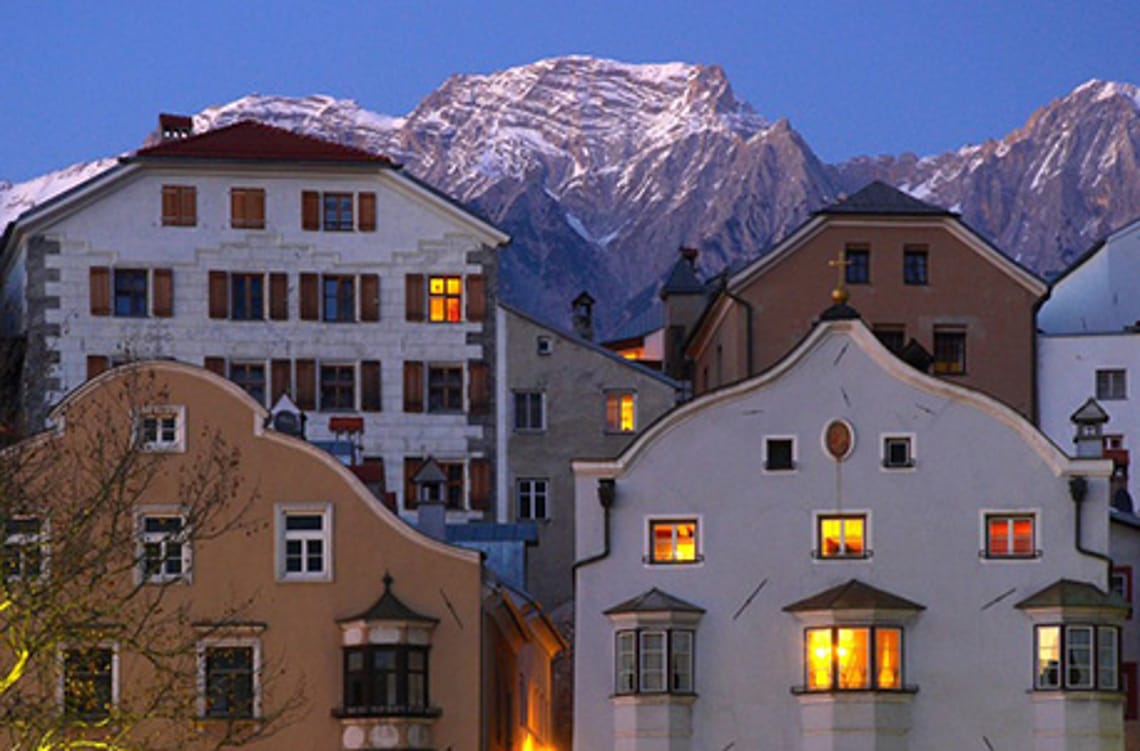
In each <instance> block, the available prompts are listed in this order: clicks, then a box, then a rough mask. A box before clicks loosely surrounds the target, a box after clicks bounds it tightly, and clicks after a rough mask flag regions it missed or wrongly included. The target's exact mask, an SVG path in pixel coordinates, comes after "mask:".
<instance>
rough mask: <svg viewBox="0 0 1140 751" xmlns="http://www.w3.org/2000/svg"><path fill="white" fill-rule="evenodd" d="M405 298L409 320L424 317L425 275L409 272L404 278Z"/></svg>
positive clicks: (419, 319)
mask: <svg viewBox="0 0 1140 751" xmlns="http://www.w3.org/2000/svg"><path fill="white" fill-rule="evenodd" d="M404 299H405V309H406V312H407V315H406V316H405V317H406V318H407V320H409V321H422V320H423V319H424V275H423V274H408V276H407V277H406V279H405V280H404Z"/></svg>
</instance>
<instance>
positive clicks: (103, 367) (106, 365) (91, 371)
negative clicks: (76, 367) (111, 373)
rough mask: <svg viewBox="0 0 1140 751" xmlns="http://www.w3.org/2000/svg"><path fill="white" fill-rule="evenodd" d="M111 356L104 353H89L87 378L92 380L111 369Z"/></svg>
mask: <svg viewBox="0 0 1140 751" xmlns="http://www.w3.org/2000/svg"><path fill="white" fill-rule="evenodd" d="M110 367H111V358H109V357H105V356H103V355H87V380H89V381H90V380H91V379H92V378H94V377H95V376H97V375H99V374H100V373H103V372H105V371H107V370H108V369H110Z"/></svg>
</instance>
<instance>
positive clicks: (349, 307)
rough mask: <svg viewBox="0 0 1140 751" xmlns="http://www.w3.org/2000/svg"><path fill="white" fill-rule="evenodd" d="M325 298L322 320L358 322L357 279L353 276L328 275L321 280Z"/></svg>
mask: <svg viewBox="0 0 1140 751" xmlns="http://www.w3.org/2000/svg"><path fill="white" fill-rule="evenodd" d="M321 285H322V294H323V296H324V312H323V315H322V320H325V321H328V322H331V323H347V322H352V321H355V320H356V296H355V290H356V278H355V277H353V276H351V275H348V276H346V275H331V274H326V275H325V276H324V277H322V279H321Z"/></svg>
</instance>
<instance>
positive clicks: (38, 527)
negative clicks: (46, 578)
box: [0, 516, 47, 580]
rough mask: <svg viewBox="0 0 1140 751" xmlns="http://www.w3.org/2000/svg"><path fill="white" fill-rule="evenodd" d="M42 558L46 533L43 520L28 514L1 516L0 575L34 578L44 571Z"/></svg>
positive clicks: (45, 546) (45, 549) (44, 560)
mask: <svg viewBox="0 0 1140 751" xmlns="http://www.w3.org/2000/svg"><path fill="white" fill-rule="evenodd" d="M46 561H47V535H46V534H45V532H44V523H43V520H41V519H37V518H35V517H32V516H14V517H10V518H8V519H5V520H4V547H3V548H2V549H0V576H2V577H3V578H4V579H6V580H12V579H35V578H37V577H39V576H40V575H41V574H42V573H43V572H44V566H45V563H46Z"/></svg>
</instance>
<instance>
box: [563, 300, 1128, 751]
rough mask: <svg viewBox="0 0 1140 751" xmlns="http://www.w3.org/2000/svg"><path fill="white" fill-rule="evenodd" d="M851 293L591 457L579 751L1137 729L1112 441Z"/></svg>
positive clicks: (1042, 746) (1071, 740) (1095, 743)
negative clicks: (869, 314) (918, 341)
mask: <svg viewBox="0 0 1140 751" xmlns="http://www.w3.org/2000/svg"><path fill="white" fill-rule="evenodd" d="M852 315H857V314H854V311H852V310H851V309H850V308H849V307H846V306H837V307H836V308H833V309H830V310H829V311H828V312H827V313H825V315H824V317H823V318H824V320H823V321H821V322H819V323H817V325H816V326H815V328H814V329H813V330H812V331H811V332H810V333H809V334H808V335H807V336H806V337H805V338H804V340H803V341H801V342H800V344H799V345H798V346H797V347H795V349H793V350H792V351H791V352H790V353H789V354H788V355H787V356H786V357H785V358H783V359H782V360H780V361H779V362H777V363H776V364H775V365H773V366H772V367H771V368H770V369H768V370H767V371H765V372H764V373H762V374H760V375H757V376H755V377H752V378H749V379H746V380H744V381H741V382H739V383H736V384H733V385H729V386H726V387H724V388H721V389H718V390H715V391H712V392H711V393H709V394H706V395H704V396H701V397H698V398H697V399H695V400H693V401H691V402H688V403H686V404H684V405H683V406H680V407H678V408H677V409H675V410H674V411H672V412H671V413H669V414H668V415H666V416H665V417H664V418H662V419H661V420H660V421H658V422H657V423H656V424H655V425H653V426H651V427H650V428H649V429H648V430H647V431H645V432H644V433H643V434H642V435H641V436H639V437H638V438H637V440H636V441H634V443H633V444H631V445H630V447H629V448H627V449H626V450H625V451H624V452H623V453H622V454H620V455H619V456H618V457H616V458H614V459H612V460H607V461H598V460H580V461H576V462H575V463H574V471H575V476H576V508H577V514H578V517H577V528H576V529H577V558H578V561H579V563H578V564H577V568H576V590H575V591H576V598H575V613H576V627H575V639H576V645H575V722H574V744H575V749H578V750H579V751H592V750H593V749H601V748H605V749H610V748H612V749H615V750H617V751H635V750H636V751H650V750H653V751H665V750H666V749H668V750H669V751H689V750H691V751H697V750H698V749H725V748H738V749H769V748H771V749H803V750H804V751H864V750H870V749H876V750H877V751H902V750H903V749H911V750H913V751H918V750H922V751H960V749H965V748H992V749H1005V748H1008V749H1036V750H1037V751H1075V750H1077V749H1080V750H1081V751H1091V750H1092V749H1097V750H1098V751H1109V750H1112V751H1119V750H1120V749H1123V747H1124V745H1123V744H1124V740H1123V721H1122V704H1123V692H1122V690H1121V689H1122V686H1123V683H1122V676H1121V665H1120V653H1121V646H1120V628H1121V625H1122V623H1123V621H1124V618H1125V616H1126V612H1127V606H1126V605H1125V603H1124V602H1123V601H1121V600H1120V599H1119V598H1117V597H1115V596H1112V595H1110V594H1108V588H1109V560H1108V558H1107V552H1108V547H1109V522H1108V484H1109V483H1108V481H1109V475H1110V473H1111V469H1112V468H1111V463H1110V462H1107V461H1103V460H1100V459H1096V460H1080V459H1071V458H1069V457H1068V456H1066V455H1065V454H1064V453H1062V452H1061V451H1060V450H1059V449H1058V448H1057V447H1056V446H1055V445H1054V444H1053V443H1051V442H1050V441H1049V439H1048V438H1046V437H1045V436H1044V435H1043V434H1041V433H1040V432H1038V431H1037V430H1036V429H1035V428H1034V427H1033V426H1032V425H1031V424H1030V423H1029V422H1028V421H1027V420H1026V419H1025V418H1024V417H1022V416H1021V415H1019V414H1018V413H1017V412H1015V411H1014V410H1013V409H1011V408H1010V407H1008V406H1005V405H1003V404H1001V403H1000V402H998V401H997V400H995V399H993V398H991V397H988V396H986V395H984V394H981V393H979V392H976V391H971V390H968V389H965V388H962V387H961V386H959V385H957V384H955V383H952V382H949V381H947V380H943V379H938V378H934V377H931V376H928V375H925V374H923V373H920V372H918V371H917V370H916V369H914V368H913V367H911V366H910V365H908V364H907V363H905V362H903V361H902V360H901V359H899V358H897V357H896V356H895V355H893V354H892V353H891V352H890V351H889V350H888V349H887V348H886V347H884V346H883V345H882V343H880V341H879V340H878V339H877V338H876V337H875V335H874V333H873V332H872V331H871V329H869V328H868V327H867V326H866V325H865V324H864V323H863V322H862V321H861V320H858V319H853V318H851V316H852Z"/></svg>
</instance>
